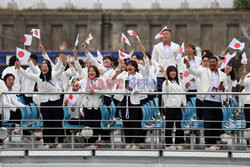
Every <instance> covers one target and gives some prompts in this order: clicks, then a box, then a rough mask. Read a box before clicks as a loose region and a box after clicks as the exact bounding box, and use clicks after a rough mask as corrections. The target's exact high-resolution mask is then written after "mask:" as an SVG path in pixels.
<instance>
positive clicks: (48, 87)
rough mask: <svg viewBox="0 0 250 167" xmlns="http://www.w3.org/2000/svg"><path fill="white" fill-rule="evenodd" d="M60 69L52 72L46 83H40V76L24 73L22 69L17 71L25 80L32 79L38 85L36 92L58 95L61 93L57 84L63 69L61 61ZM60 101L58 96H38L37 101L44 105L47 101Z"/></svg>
mask: <svg viewBox="0 0 250 167" xmlns="http://www.w3.org/2000/svg"><path fill="white" fill-rule="evenodd" d="M59 63H60V68H59V70H57V71H54V70H52V75H51V80H50V81H49V82H48V81H42V79H40V77H39V76H40V74H33V73H26V71H25V70H24V69H23V68H20V69H19V70H18V72H19V73H21V74H22V75H24V76H26V77H27V78H30V79H33V80H35V81H36V82H37V84H38V91H39V92H41V93H60V92H62V91H61V89H60V87H59V84H58V78H59V76H60V75H61V74H62V72H63V71H64V69H65V66H63V65H62V63H61V61H60V62H59ZM58 99H60V94H39V101H40V103H46V102H48V101H49V100H50V101H56V100H58Z"/></svg>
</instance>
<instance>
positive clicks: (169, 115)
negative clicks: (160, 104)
mask: <svg viewBox="0 0 250 167" xmlns="http://www.w3.org/2000/svg"><path fill="white" fill-rule="evenodd" d="M164 115H165V117H166V120H167V122H166V130H165V141H166V145H171V144H173V140H172V131H173V126H174V122H175V126H176V133H175V144H181V143H184V142H185V141H184V130H182V129H181V120H182V112H181V108H166V110H165V112H164Z"/></svg>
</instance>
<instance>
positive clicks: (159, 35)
mask: <svg viewBox="0 0 250 167" xmlns="http://www.w3.org/2000/svg"><path fill="white" fill-rule="evenodd" d="M167 28H168V27H167V26H165V27H163V29H161V31H160V32H158V34H156V36H155V39H159V38H161V37H162V31H163V30H165V29H167Z"/></svg>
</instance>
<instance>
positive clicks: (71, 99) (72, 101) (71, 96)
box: [68, 94, 76, 106]
mask: <svg viewBox="0 0 250 167" xmlns="http://www.w3.org/2000/svg"><path fill="white" fill-rule="evenodd" d="M75 96H76V94H69V99H68V106H73V105H74V104H75V103H76V97H75Z"/></svg>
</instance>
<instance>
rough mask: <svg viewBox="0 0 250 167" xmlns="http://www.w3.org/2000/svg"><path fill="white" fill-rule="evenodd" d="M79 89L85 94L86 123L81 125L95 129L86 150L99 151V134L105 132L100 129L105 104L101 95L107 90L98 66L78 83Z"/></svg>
mask: <svg viewBox="0 0 250 167" xmlns="http://www.w3.org/2000/svg"><path fill="white" fill-rule="evenodd" d="M76 85H77V87H79V86H81V87H82V92H85V93H88V94H85V95H84V96H83V98H82V103H83V114H84V121H82V122H81V123H80V124H84V125H86V126H89V127H91V128H93V137H91V138H90V139H88V143H89V146H87V147H86V148H89V149H97V148H99V147H98V146H96V145H95V143H96V140H98V138H99V134H103V130H102V129H100V128H101V126H100V120H101V111H100V107H101V106H102V104H103V96H102V95H101V94H96V93H101V92H103V90H104V88H105V80H104V79H103V78H102V77H100V73H99V70H98V69H97V67H96V66H90V67H89V69H88V77H87V78H84V79H83V80H81V81H79V82H77V83H76Z"/></svg>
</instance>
